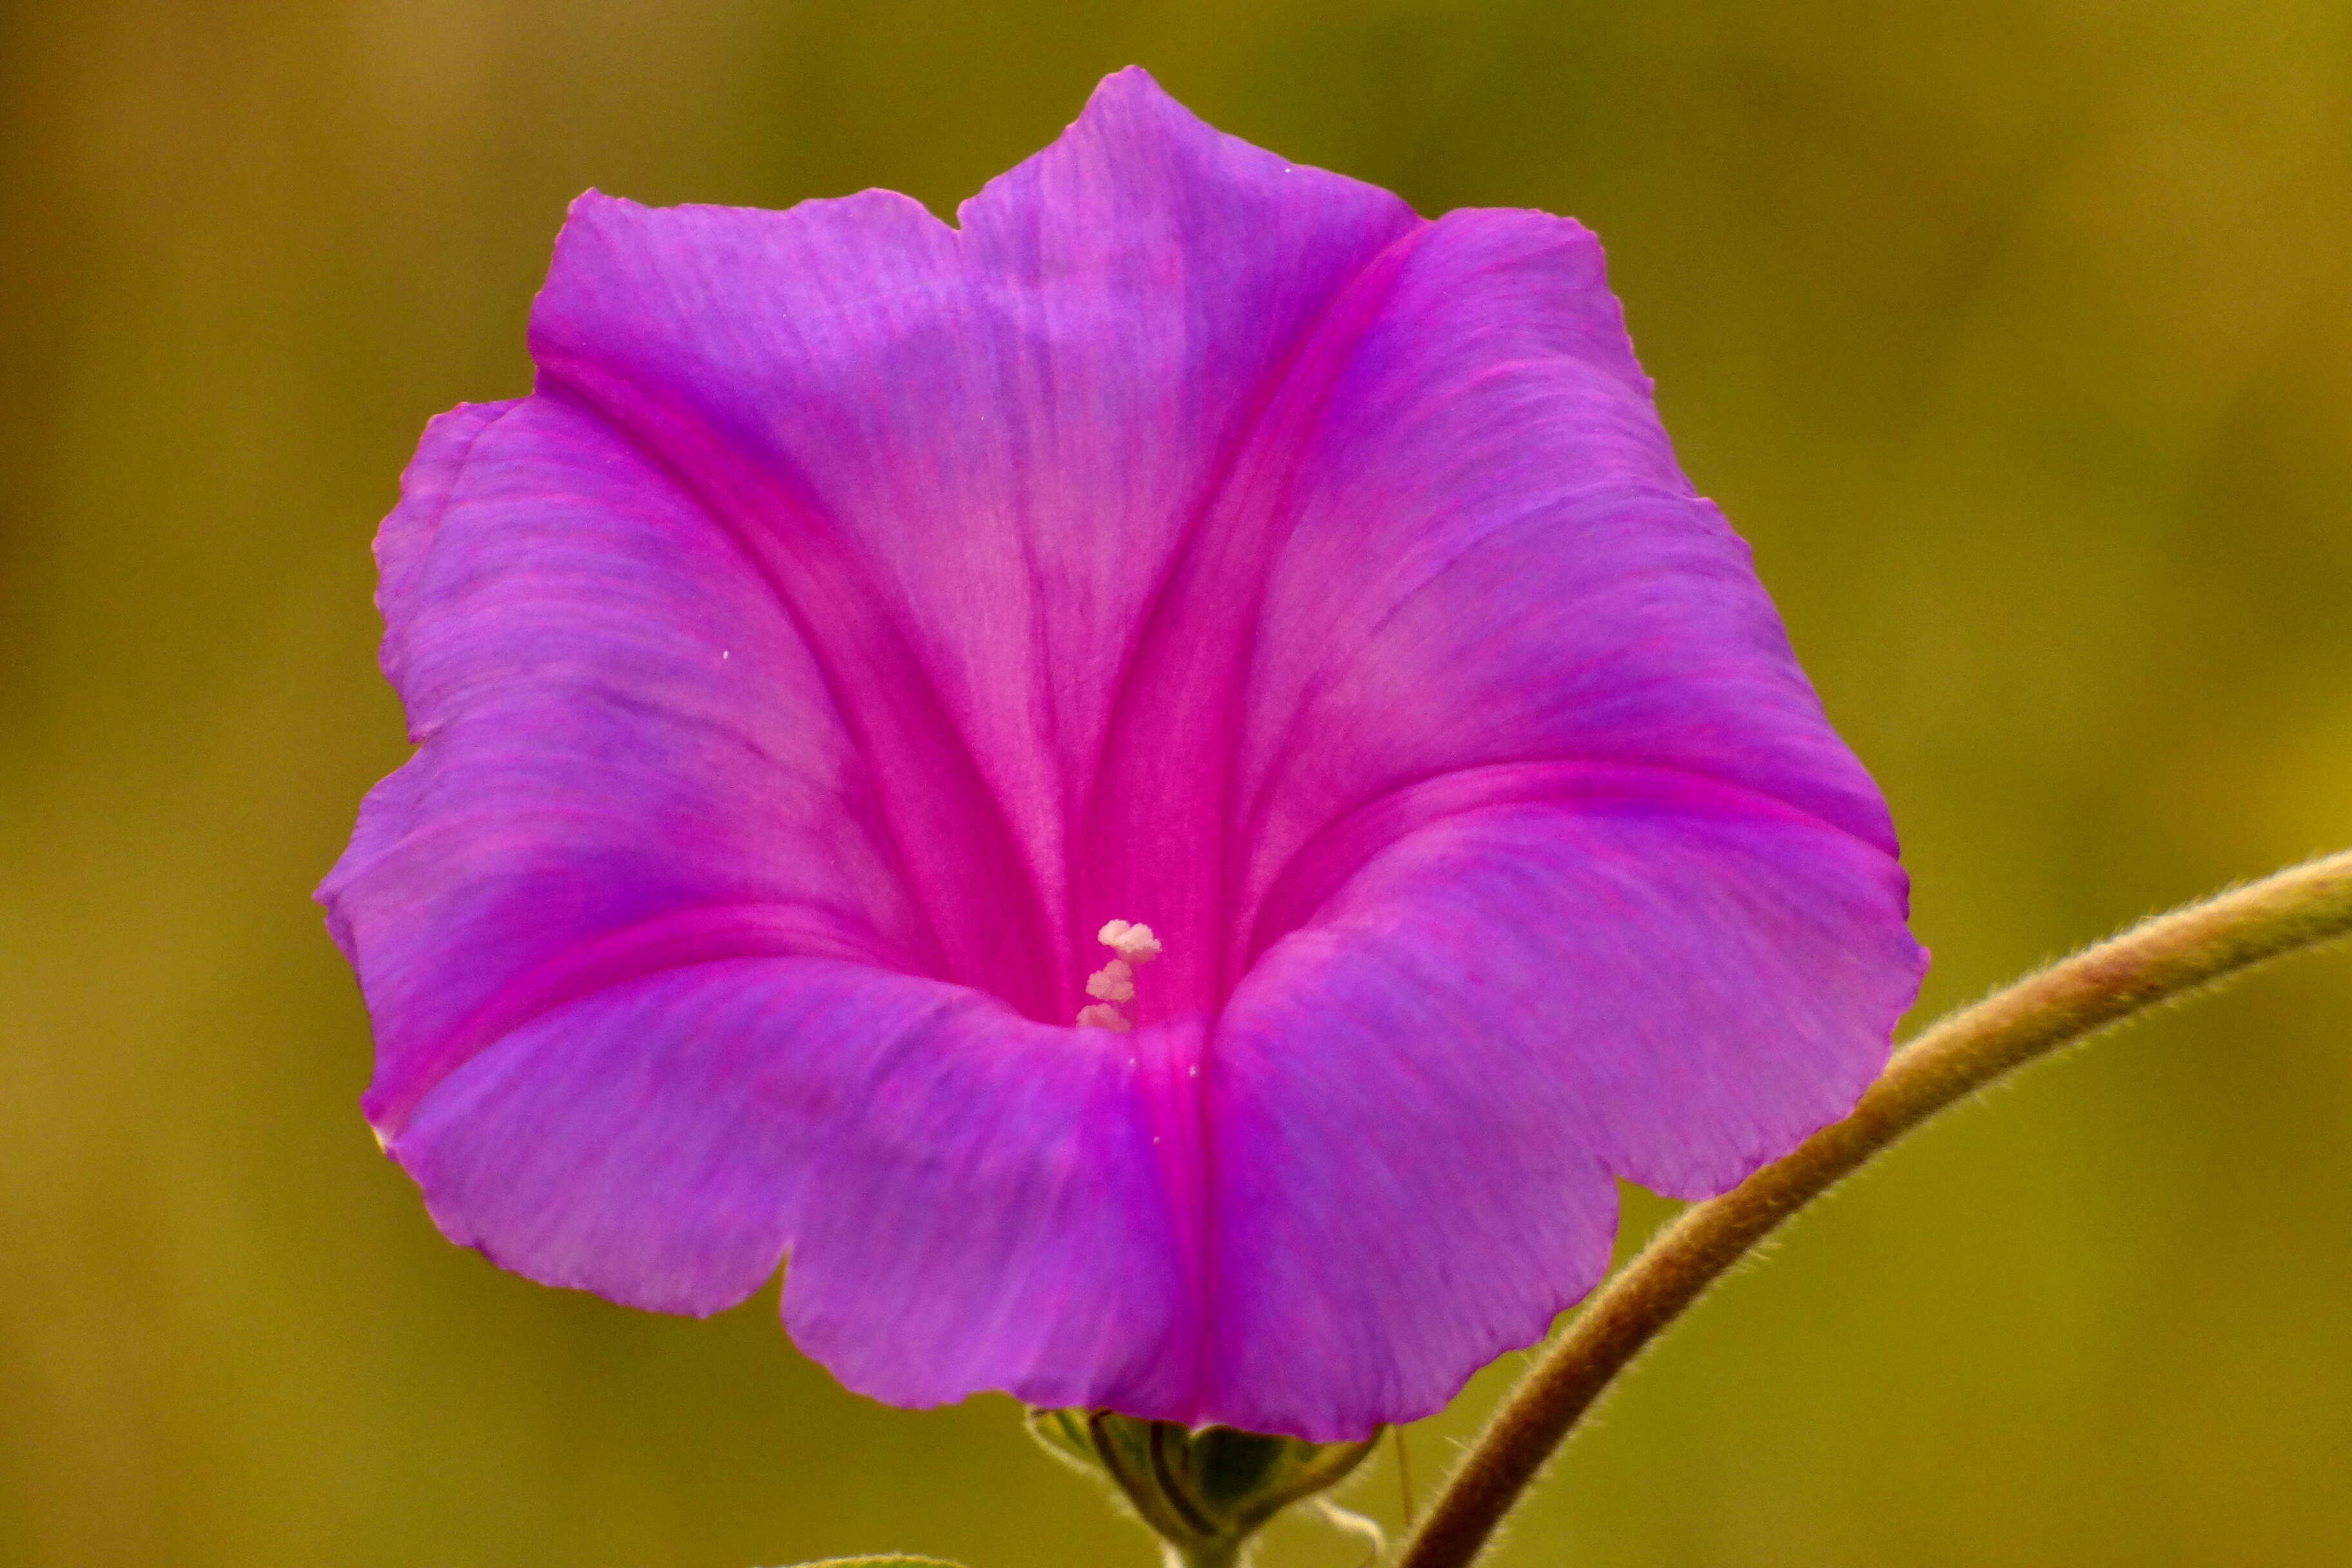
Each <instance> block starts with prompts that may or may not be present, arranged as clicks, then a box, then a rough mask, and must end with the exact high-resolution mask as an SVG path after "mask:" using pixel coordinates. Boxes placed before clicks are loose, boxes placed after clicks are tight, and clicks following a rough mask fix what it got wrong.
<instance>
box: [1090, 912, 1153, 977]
mask: <svg viewBox="0 0 2352 1568" xmlns="http://www.w3.org/2000/svg"><path fill="white" fill-rule="evenodd" d="M1095 940H1096V941H1097V942H1101V943H1102V944H1103V945H1104V946H1105V947H1107V948H1109V949H1111V950H1112V951H1113V952H1117V953H1118V955H1119V956H1120V957H1121V958H1123V959H1125V960H1127V961H1128V963H1132V964H1135V965H1137V966H1138V967H1141V966H1142V965H1144V964H1147V963H1150V962H1151V961H1152V960H1153V959H1155V958H1157V957H1159V956H1160V939H1159V938H1158V937H1156V936H1154V935H1152V934H1151V928H1150V926H1148V925H1142V924H1136V925H1129V923H1128V922H1127V921H1110V922H1109V923H1108V924H1107V925H1105V926H1104V927H1103V928H1102V930H1100V931H1097V932H1096V933H1095Z"/></svg>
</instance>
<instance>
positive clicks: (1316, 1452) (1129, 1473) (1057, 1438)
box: [1029, 1410, 1380, 1568]
mask: <svg viewBox="0 0 2352 1568" xmlns="http://www.w3.org/2000/svg"><path fill="white" fill-rule="evenodd" d="M1029 1430H1030V1433H1031V1434H1032V1435H1033V1436H1035V1437H1036V1439H1037V1440H1038V1441H1039V1442H1041V1443H1043V1444H1044V1445H1045V1447H1046V1448H1047V1449H1048V1450H1050V1451H1051V1452H1053V1453H1054V1454H1055V1455H1056V1456H1058V1457H1060V1458H1065V1459H1067V1460H1069V1461H1071V1462H1072V1463H1074V1464H1076V1466H1077V1467H1078V1468H1081V1469H1085V1470H1088V1471H1091V1472H1094V1473H1097V1474H1099V1475H1103V1476H1107V1477H1108V1478H1109V1479H1110V1481H1111V1483H1112V1484H1113V1485H1114V1486H1116V1487H1118V1489H1119V1492H1120V1494H1121V1495H1122V1496H1124V1497H1125V1498H1126V1499H1127V1500H1128V1502H1129V1505H1130V1506H1132V1507H1133V1508H1134V1510H1135V1511H1136V1513H1137V1515H1138V1516H1139V1518H1141V1519H1142V1521H1143V1522H1144V1523H1145V1524H1147V1525H1150V1527H1151V1528H1152V1530H1153V1531H1157V1532H1158V1534H1159V1535H1160V1539H1161V1540H1163V1541H1165V1542H1167V1543H1168V1545H1169V1549H1170V1552H1171V1556H1172V1557H1173V1559H1174V1560H1175V1561H1176V1562H1178V1563H1182V1564H1183V1565H1184V1568H1229V1565H1231V1564H1234V1563H1240V1562H1241V1560H1242V1549H1243V1546H1244V1543H1245V1542H1247V1541H1248V1539H1249V1538H1250V1536H1252V1535H1253V1534H1255V1533H1256V1531H1257V1530H1258V1528H1259V1527H1260V1526H1261V1525H1263V1524H1265V1521H1268V1520H1270V1519H1272V1518H1273V1517H1274V1516H1275V1515H1276V1514H1277V1513H1280V1512H1281V1511H1282V1510H1284V1509H1286V1508H1288V1507H1289V1506H1290V1505H1291V1504H1292V1503H1295V1502H1298V1501H1301V1500H1305V1499H1307V1498H1310V1497H1313V1496H1314V1495H1315V1494H1316V1493H1317V1492H1319V1491H1322V1490H1324V1489H1327V1488H1329V1487H1332V1486H1336V1485H1338V1484H1339V1482H1340V1481H1341V1480H1344V1479H1347V1476H1348V1474H1349V1472H1350V1471H1352V1470H1353V1469H1354V1468H1356V1467H1357V1466H1358V1465H1360V1464H1362V1463H1363V1462H1364V1459H1365V1457H1366V1456H1368V1455H1369V1454H1370V1453H1371V1451H1372V1446H1373V1445H1374V1444H1375V1443H1377V1442H1378V1441H1379V1439H1380V1434H1378V1433H1377V1432H1376V1433H1374V1434H1373V1435H1372V1436H1370V1437H1367V1438H1365V1439H1364V1440H1363V1441H1362V1442H1360V1443H1309V1442H1306V1441H1303V1440H1302V1439H1299V1438H1297V1437H1270V1436H1265V1435H1263V1434H1261V1433H1256V1432H1242V1431H1237V1430H1235V1429H1234V1428H1233V1427H1231V1426H1208V1427H1203V1428H1202V1430H1200V1431H1198V1432H1194V1431H1191V1430H1189V1429H1187V1428H1185V1427H1183V1426H1179V1425H1177V1424H1176V1423H1175V1422H1172V1421H1139V1420H1136V1419H1134V1418H1133V1417H1131V1416H1126V1415H1113V1414H1112V1413H1111V1412H1109V1411H1108V1410H1032V1411H1031V1412H1029Z"/></svg>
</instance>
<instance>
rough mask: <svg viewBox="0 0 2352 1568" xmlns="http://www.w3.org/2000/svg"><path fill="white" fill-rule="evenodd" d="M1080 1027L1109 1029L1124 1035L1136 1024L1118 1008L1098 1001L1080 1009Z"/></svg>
mask: <svg viewBox="0 0 2352 1568" xmlns="http://www.w3.org/2000/svg"><path fill="white" fill-rule="evenodd" d="M1078 1027H1079V1028H1081V1029H1108V1030H1109V1031H1110V1032H1111V1033H1112V1034H1114V1035H1124V1034H1126V1033H1127V1032H1128V1031H1129V1029H1132V1028H1133V1027H1135V1026H1134V1025H1132V1024H1130V1023H1129V1022H1128V1021H1127V1019H1126V1017H1125V1016H1123V1015H1122V1014H1121V1013H1120V1012H1119V1010H1118V1008H1116V1007H1114V1006H1112V1005H1109V1004H1108V1003H1107V1002H1097V1003H1095V1004H1094V1005H1092V1006H1087V1007H1081V1008H1079V1009H1078Z"/></svg>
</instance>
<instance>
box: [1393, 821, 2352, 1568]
mask: <svg viewBox="0 0 2352 1568" xmlns="http://www.w3.org/2000/svg"><path fill="white" fill-rule="evenodd" d="M2347 933H2352V851H2346V852H2343V853H2340V854H2336V855H2331V856H2327V857H2326V858H2322V859H2318V860H2314V861H2310V862H2308V863H2306V864H2305V865H2302V866H2296V867H2292V868H2289V869H2287V870H2284V871H2281V872H2278V873H2277V874H2276V875H2274V876H2271V877H2266V878H2264V879H2263V880H2261V881H2259V882H2255V883H2252V884H2251V885H2249V886H2247V887H2243V888H2237V889H2231V891H2228V892H2224V893H2220V894H2217V895H2215V896H2214V897H2212V898H2210V899H2207V900H2204V901H2202V902H2200V903H2195V904H2190V905H2189V906H2187V907H2186V908H2183V909H2179V910H2173V911H2172V912H2171V913H2169V914H2165V915H2158V916H2157V917H2156V918H2154V919H2152V920H2149V921H2144V922H2143V923H2141V924H2139V925H2137V926H2135V927H2133V928H2132V929H2131V930H2130V931H2126V932H2124V933H2123V934H2122V935H2120V936H2116V937H2113V938H2111V939H2109V940H2108V941H2106V942H2101V943H2100V944H2099V945H2097V946H2096V947H2094V948H2091V949H2089V950H2088V951H2087V952H2080V953H2077V954H2075V955H2074V957H2072V958H2068V959H2063V960H2062V961H2060V962H2059V963H2053V964H2052V965H2051V966H2050V967H2049V968H2047V969H2044V970H2042V971H2040V972H2039V973H2034V974H2031V975H2028V976H2027V977H2026V978H2025V979H2023V980H2021V981H2019V982H2018V983H2017V984H2014V985H2011V986H2010V987H2009V988H2008V989H2006V990H2004V991H2000V992H1997V993H1995V994H1993V995H1991V996H1990V997H1988V998H1986V999H1985V1000H1984V1001H1982V1002H1979V1003H1977V1004H1976V1005H1973V1006H1969V1007H1963V1008H1961V1009H1960V1010H1959V1011H1958V1012H1956V1013H1953V1014H1950V1015H1948V1016H1946V1017H1945V1018H1943V1019H1942V1020H1941V1021H1940V1022H1938V1023H1937V1024H1936V1025H1934V1026H1932V1027H1930V1028H1929V1029H1927V1031H1926V1032H1925V1033H1923V1034H1921V1035H1920V1036H1919V1037H1917V1038H1916V1039H1915V1040H1913V1041H1912V1042H1911V1043H1910V1044H1909V1045H1907V1046H1906V1047H1904V1048H1903V1049H1901V1050H1900V1051H1898V1052H1896V1053H1895V1058H1894V1059H1893V1060H1892V1061H1891V1062H1890V1063H1888V1065H1887V1068H1886V1071H1885V1074H1884V1075H1883V1076H1881V1077H1880V1079H1879V1080H1878V1081H1877V1082H1876V1083H1874V1084H1873V1085H1872V1086H1871V1087H1870V1089H1869V1091H1868V1092H1866V1093H1865V1094H1864V1096H1863V1097H1862V1100H1861V1102H1860V1103H1859V1104H1858V1105H1856V1106H1855V1107H1854V1110H1853V1115H1851V1116H1849V1117H1847V1118H1846V1119H1845V1120H1844V1121H1841V1122H1838V1123H1837V1124H1836V1125H1834V1126H1832V1127H1825V1128H1823V1129H1822V1131H1819V1132H1816V1133H1814V1134H1813V1135H1812V1136H1811V1138H1809V1139H1807V1140H1806V1141H1805V1142H1803V1143H1802V1144H1801V1145H1800V1146H1799V1147H1798V1149H1797V1151H1796V1152H1794V1153H1792V1154H1790V1155H1789V1156H1788V1157H1787V1158H1786V1159H1783V1160H1781V1161H1780V1162H1778V1163H1774V1164H1770V1165H1767V1166H1765V1167H1764V1168H1763V1169H1762V1170H1760V1171H1759V1172H1757V1173H1755V1174H1754V1175H1752V1176H1750V1177H1748V1180H1746V1181H1745V1182H1742V1183H1741V1184H1739V1185H1738V1186H1737V1187H1735V1188H1733V1189H1732V1190H1731V1191H1730V1192H1727V1193H1726V1194H1723V1195H1722V1196H1721V1197H1718V1198H1711V1199H1709V1200H1708V1201H1707V1202H1706V1203H1703V1204H1696V1205H1693V1206H1692V1207H1690V1208H1688V1209H1686V1210H1685V1211H1684V1212H1683V1214H1682V1215H1681V1216H1680V1217H1679V1218H1678V1219H1676V1220H1675V1223H1674V1224H1673V1225H1671V1226H1668V1227H1667V1228H1666V1229H1665V1230H1664V1232H1663V1233H1661V1234H1660V1235H1659V1236H1658V1237H1656V1238H1655V1239H1654V1240H1653V1241H1652V1242H1651V1243H1650V1245H1649V1246H1648V1247H1645V1248H1643V1251H1642V1253H1641V1255H1640V1256H1639V1257H1637V1258H1634V1259H1633V1262H1631V1263H1629V1264H1627V1265H1626V1266H1625V1268H1623V1269H1622V1270H1620V1271H1619V1273H1618V1274H1617V1276H1616V1277H1615V1278H1614V1279H1611V1280H1610V1281H1609V1282H1608V1283H1607V1284H1606V1285H1604V1286H1602V1287H1601V1289H1599V1290H1598V1291H1596V1292H1595V1293H1594V1294H1593V1296H1592V1298H1591V1300H1590V1301H1589V1302H1588V1303H1587V1304H1586V1306H1585V1308H1584V1310H1582V1311H1581V1312H1580V1313H1579V1314H1578V1315H1577V1317H1576V1319H1575V1321H1572V1322H1571V1323H1570V1325H1569V1327H1568V1330H1567V1331H1566V1332H1565V1333H1564V1334H1562V1335H1561V1337H1560V1339H1559V1342H1558V1343H1557V1344H1555V1345H1554V1346H1553V1347H1552V1349H1551V1350H1550V1351H1549V1352H1547V1353H1546V1354H1545V1356H1544V1358H1543V1359H1542V1360H1541V1361H1540V1362H1539V1363H1537V1365H1536V1366H1535V1367H1534V1369H1533V1370H1531V1371H1530V1372H1529V1373H1528V1374H1527V1376H1526V1377H1525V1378H1524V1379H1522V1380H1521V1381H1520V1383H1519V1384H1518V1386H1517V1388H1515V1389H1513V1390H1512V1392H1511V1394H1510V1395H1509V1396H1508V1397H1507V1399H1506V1400H1505V1401H1504V1403H1503V1406H1502V1408H1501V1409H1500V1410H1499V1411H1497V1412H1496V1415H1495V1418H1494V1420H1493V1421H1492V1422H1491V1423H1489V1424H1488V1426H1487V1427H1486V1431H1485V1433H1483V1434H1482V1435H1481V1436H1479V1439H1478V1441H1477V1443H1476V1444H1475V1446H1473V1447H1472V1448H1471V1449H1470V1451H1469V1453H1468V1454H1467V1455H1466V1456H1465V1458H1464V1459H1463V1462H1462V1464H1461V1467H1460V1468H1458V1469H1456V1470H1455V1471H1454V1475H1453V1476H1452V1477H1451V1478H1450V1479H1448V1480H1447V1482H1446V1484H1445V1489H1444V1491H1442V1492H1441V1493H1439V1494H1438V1497H1437V1499H1436V1500H1435V1502H1434V1503H1433V1504H1432V1505H1431V1507H1430V1510H1429V1511H1428V1512H1427V1513H1426V1514H1424V1515H1423V1516H1422V1521H1421V1527H1420V1528H1419V1529H1418V1530H1416V1531H1413V1533H1412V1537H1411V1539H1409V1540H1408V1541H1407V1542H1405V1544H1404V1548H1403V1551H1402V1554H1401V1555H1400V1556H1399V1558H1398V1559H1397V1563H1396V1568H1468V1564H1469V1563H1471V1562H1472V1561H1473V1560H1474V1559H1475V1557H1476V1556H1477V1555H1478V1553H1479V1552H1480V1551H1482V1550H1483V1549H1484V1548H1485V1546H1486V1542H1487V1539H1488V1537H1489V1536H1491V1535H1492V1534H1493V1532H1494V1530H1495V1527H1496V1525H1497V1524H1498V1523H1500V1522H1501V1521H1502V1518H1503V1516H1504V1514H1505V1513H1507V1511H1509V1510H1510V1508H1511V1506H1512V1505H1513V1504H1514V1503H1515V1502H1517V1500H1518V1496H1519V1494H1520V1493H1521V1492H1522V1491H1523V1490H1525V1489H1526V1488H1527V1486H1528V1483H1529V1482H1530V1481H1532V1480H1534V1479H1535V1477H1536V1474H1537V1472H1538V1470H1540V1469H1541V1468H1543V1465H1544V1463H1545V1461H1546V1460H1547V1459H1549V1458H1550V1457H1551V1454H1552V1452H1553V1450H1554V1449H1556V1448H1558V1447H1559V1445H1560V1443H1561V1442H1562V1441H1564V1440H1565V1439H1566V1438H1567V1436H1568V1435H1569V1434H1570V1432H1571V1431H1572V1430H1574V1428H1575V1426H1576V1424H1577V1422H1578V1420H1579V1419H1580V1417H1581V1416H1582V1415H1584V1413H1585V1412H1586V1411H1587V1410H1590V1409H1591V1407H1592V1404H1593V1402H1594V1401H1595V1400H1596V1399H1598V1398H1599V1397H1600V1395H1601V1392H1602V1391H1603V1390H1604V1389H1606V1388H1607V1387H1608V1386H1609V1384H1610V1383H1611V1382H1612V1380H1613V1379H1614V1378H1615V1377H1616V1375H1617V1374H1618V1373H1620V1372H1622V1371H1623V1370H1624V1369H1625V1366H1626V1365H1627V1363H1630V1362H1632V1361H1633V1358H1634V1357H1635V1356H1636V1355H1638V1354H1639V1353H1640V1352H1641V1351H1642V1349H1643V1346H1645V1345H1647V1344H1648V1343H1649V1342H1650V1341H1652V1340H1653V1339H1654V1338H1656V1337H1657V1335H1658V1334H1659V1333H1660V1332H1661V1331H1664V1329H1665V1328H1666V1326H1667V1325H1668V1324H1670V1323H1672V1322H1673V1321H1675V1318H1677V1317H1679V1316H1680V1315H1681V1314H1682V1312H1683V1310H1684V1309H1685V1308H1687V1307H1688V1306H1689V1305H1690V1304H1691V1303H1692V1302H1693V1301H1696V1300H1697V1299H1698V1298H1699V1297H1700V1296H1701V1295H1702V1294H1704V1293H1705V1292H1706V1289H1707V1287H1709V1286H1710V1285H1712V1284H1714V1283H1715V1281H1716V1280H1717V1279H1719V1278H1721V1277H1722V1275H1723V1274H1724V1272H1725V1271H1726V1270H1727V1269H1729V1268H1731V1267H1732V1266H1733V1265H1735V1264H1737V1263H1738V1261H1739V1260H1740V1259H1741V1258H1744V1257H1745V1256H1747V1254H1748V1252H1749V1250H1750V1249H1752V1248H1753V1247H1755V1246H1756V1244H1757V1243H1758V1242H1759V1241H1761V1240H1762V1239H1763V1238H1764V1237H1766V1236H1768V1235H1769V1234H1770V1233H1771V1232H1772V1231H1773V1230H1774V1229H1775V1228H1777V1227H1778V1226H1780V1223H1781V1222H1782V1221H1783V1220H1785V1219H1787V1218H1788V1217H1789V1216H1790V1215H1793V1214H1795V1213H1796V1212H1797V1211H1798V1210H1799V1209H1801V1208H1802V1207H1803V1206H1804V1205H1807V1204H1808V1203H1811V1201H1812V1200H1813V1199H1815V1198H1817V1197H1819V1196H1821V1195H1822V1194H1823V1193H1825V1192H1827V1191H1828V1190H1829V1189H1830V1188H1831V1187H1832V1186H1833V1185H1835V1184H1836V1183H1837V1182H1838V1181H1839V1180H1840V1179H1841V1178H1843V1176H1845V1175H1846V1174H1847V1173H1850V1172H1852V1171H1853V1170H1854V1169H1856V1168H1857V1167H1858V1166H1860V1165H1861V1164H1863V1163H1864V1162H1865V1161H1867V1160H1869V1159H1870V1158H1871V1157H1872V1156H1874V1155H1875V1154H1877V1153H1878V1152H1880V1151H1882V1150H1884V1149H1885V1148H1886V1147H1887V1146H1888V1145H1890V1144H1892V1143H1894V1142H1895V1141H1896V1140H1897V1139H1899V1138H1901V1137H1902V1136H1903V1135H1904V1134H1905V1133H1906V1132H1908V1131H1911V1130H1912V1129H1913V1128H1915V1127H1916V1126H1918V1125H1919V1124H1920V1123H1921V1122H1923V1121H1927V1119H1928V1118H1929V1117H1931V1116H1933V1115H1935V1114H1936V1113H1937V1111H1939V1110H1944V1109H1945V1108H1947V1107H1948V1106H1950V1105H1952V1104H1954V1103H1956V1102H1957V1101H1958V1100H1963V1099H1966V1098H1967V1097H1968V1096H1969V1095H1970V1094H1972V1093H1973V1092H1975V1091H1976V1090H1977V1089H1982V1088H1983V1087H1984V1086H1985V1085H1987V1084H1989V1083H1991V1082H1992V1081H1993V1080H1994V1079H1999V1078H2000V1077H2001V1076H2002V1075H2004V1074H2006V1073H2009V1072H2011V1071H2013V1070H2014V1069H2016V1068H2020V1067H2022V1066H2024V1065H2025V1064H2026V1063H2027V1062H2030V1061H2032V1060H2034V1059H2035V1058H2039V1057H2042V1056H2046V1055H2048V1054H2049V1053H2050V1052H2052V1051H2054V1050H2056V1049H2058V1048H2059V1047H2063V1046H2066V1045H2069V1044H2071V1043H2073V1042H2074V1041H2076V1040H2080V1039H2082V1038H2084V1037H2086V1036H2089V1035H2092V1034H2095V1033H2096V1032H2097V1031H2099V1030H2101V1029H2103V1028H2105V1027H2107V1026H2110V1025H2114V1024H2118V1023H2121V1022H2123V1021H2124V1020H2125V1019H2126V1018H2129V1017H2131V1016H2134V1015H2136V1014H2137V1013H2140V1012H2142V1011H2145V1010H2146V1009H2147V1008H2149V1007H2152V1006H2155V1005H2158V1004H2159V1003H2163V1002H2167V1001H2170V1000H2173V999H2174V998H2176V997H2179V996H2184V995H2187V994H2189V993H2190V992H2192V991H2196V990H2198V989H2200V987H2203V986H2207V985H2210V984H2214V983H2216V982H2218V981H2221V980H2226V979H2228V978H2230V977H2231V976H2233V975H2236V974H2239V973H2242V972H2244V971H2245V970H2247V969H2250V968H2252V966H2253V965H2255V964H2258V963H2263V962H2264V961H2265V960H2267V959H2272V958H2276V957H2279V956H2280V955H2282V954H2284V953H2289V952H2295V951H2297V950H2298V949H2301V948H2305V947H2310V946H2313V945H2315V944H2316V943H2319V942H2326V941H2329V940H2330V939H2332V938H2336V937H2340V936H2344V935H2347Z"/></svg>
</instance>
